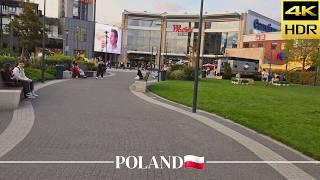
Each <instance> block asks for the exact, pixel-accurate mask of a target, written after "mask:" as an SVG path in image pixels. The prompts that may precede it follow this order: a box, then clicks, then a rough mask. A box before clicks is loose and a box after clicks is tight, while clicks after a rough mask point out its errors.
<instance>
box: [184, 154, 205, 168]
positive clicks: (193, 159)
mask: <svg viewBox="0 0 320 180" xmlns="http://www.w3.org/2000/svg"><path fill="white" fill-rule="evenodd" d="M184 167H185V168H195V169H204V157H198V156H193V155H186V156H184Z"/></svg>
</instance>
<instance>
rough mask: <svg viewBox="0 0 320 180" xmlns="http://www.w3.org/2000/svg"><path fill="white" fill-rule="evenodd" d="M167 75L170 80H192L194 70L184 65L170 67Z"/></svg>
mask: <svg viewBox="0 0 320 180" xmlns="http://www.w3.org/2000/svg"><path fill="white" fill-rule="evenodd" d="M167 74H168V79H172V80H188V81H193V80H194V68H193V67H189V66H186V65H172V66H170V68H169V71H168V73H167Z"/></svg>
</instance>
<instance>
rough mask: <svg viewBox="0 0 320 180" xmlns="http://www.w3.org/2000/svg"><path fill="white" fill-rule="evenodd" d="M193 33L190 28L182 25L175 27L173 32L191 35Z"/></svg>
mask: <svg viewBox="0 0 320 180" xmlns="http://www.w3.org/2000/svg"><path fill="white" fill-rule="evenodd" d="M192 31H193V29H192V28H189V27H182V26H181V25H173V32H179V33H191V32H192Z"/></svg>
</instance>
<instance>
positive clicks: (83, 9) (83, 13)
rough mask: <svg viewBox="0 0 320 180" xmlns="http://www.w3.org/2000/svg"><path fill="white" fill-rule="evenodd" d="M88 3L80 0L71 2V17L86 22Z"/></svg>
mask: <svg viewBox="0 0 320 180" xmlns="http://www.w3.org/2000/svg"><path fill="white" fill-rule="evenodd" d="M88 6H89V5H88V3H85V2H83V1H80V0H74V1H73V10H72V15H73V18H75V19H81V20H88V10H89V7H88Z"/></svg>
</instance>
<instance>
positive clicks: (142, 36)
mask: <svg viewBox="0 0 320 180" xmlns="http://www.w3.org/2000/svg"><path fill="white" fill-rule="evenodd" d="M152 46H153V47H159V46H160V27H159V31H156V30H154V31H150V30H142V29H129V30H128V45H127V50H128V51H143V52H151V49H152Z"/></svg>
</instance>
